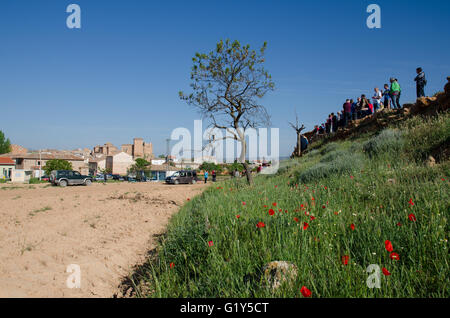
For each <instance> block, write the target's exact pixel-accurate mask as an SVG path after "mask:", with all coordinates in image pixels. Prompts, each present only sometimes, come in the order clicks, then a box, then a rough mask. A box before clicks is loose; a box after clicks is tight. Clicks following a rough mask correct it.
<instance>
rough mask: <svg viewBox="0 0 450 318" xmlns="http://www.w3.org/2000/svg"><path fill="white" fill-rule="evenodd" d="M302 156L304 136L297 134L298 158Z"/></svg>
mask: <svg viewBox="0 0 450 318" xmlns="http://www.w3.org/2000/svg"><path fill="white" fill-rule="evenodd" d="M301 156H302V134H300V133H297V157H301Z"/></svg>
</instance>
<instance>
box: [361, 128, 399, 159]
mask: <svg viewBox="0 0 450 318" xmlns="http://www.w3.org/2000/svg"><path fill="white" fill-rule="evenodd" d="M403 145H404V139H403V134H402V132H400V131H399V130H393V129H386V130H383V131H382V132H381V133H380V134H379V135H378V136H375V137H373V138H372V139H370V140H369V141H367V142H366V143H365V144H364V145H363V150H364V152H365V153H366V154H367V155H368V156H369V157H370V158H373V157H379V156H381V155H383V154H392V155H396V154H398V153H399V152H400V151H401V150H402V149H403Z"/></svg>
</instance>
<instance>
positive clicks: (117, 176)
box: [112, 174, 125, 181]
mask: <svg viewBox="0 0 450 318" xmlns="http://www.w3.org/2000/svg"><path fill="white" fill-rule="evenodd" d="M112 178H113V180H116V181H125V178H124V177H122V176H121V175H119V174H113V175H112Z"/></svg>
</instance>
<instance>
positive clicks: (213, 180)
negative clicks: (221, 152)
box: [212, 170, 217, 182]
mask: <svg viewBox="0 0 450 318" xmlns="http://www.w3.org/2000/svg"><path fill="white" fill-rule="evenodd" d="M216 177H217V175H216V170H213V171H212V182H216Z"/></svg>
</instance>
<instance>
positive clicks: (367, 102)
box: [314, 67, 427, 134]
mask: <svg viewBox="0 0 450 318" xmlns="http://www.w3.org/2000/svg"><path fill="white" fill-rule="evenodd" d="M416 73H417V76H416V78H415V79H414V81H415V82H416V88H417V98H419V97H424V96H425V86H426V84H427V80H426V79H425V73H424V72H423V70H422V68H420V67H419V68H417V69H416ZM401 94H402V88H401V86H400V84H399V82H398V80H397V79H396V78H394V77H392V78H391V79H390V85H389V84H384V86H383V90H380V89H379V88H378V87H375V89H374V93H373V96H372V97H371V99H370V98H368V97H367V96H366V95H365V94H363V95H361V97H358V98H357V99H356V101H355V100H353V99H347V100H346V101H345V103H344V105H343V107H342V110H341V111H339V112H337V114H335V113H331V114H330V115H328V118H327V119H326V121H325V122H324V123H323V124H321V125H316V126H315V127H314V130H315V132H316V134H330V133H334V132H337V131H338V130H339V128H341V127H346V126H347V125H348V124H349V122H351V121H353V120H357V119H362V118H365V117H367V116H372V115H374V114H376V113H377V112H378V111H380V110H381V109H383V108H385V109H401V108H402V106H401V104H400V97H401Z"/></svg>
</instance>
